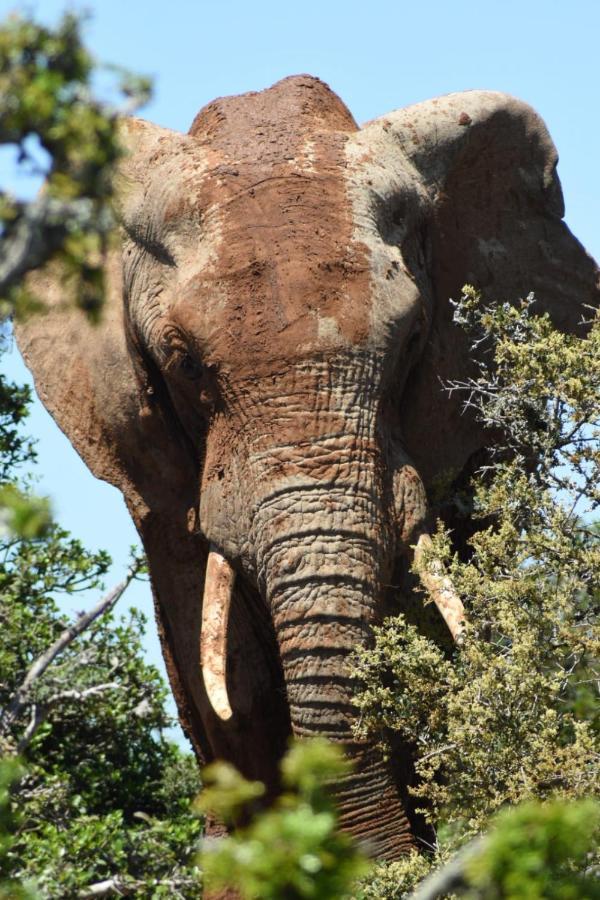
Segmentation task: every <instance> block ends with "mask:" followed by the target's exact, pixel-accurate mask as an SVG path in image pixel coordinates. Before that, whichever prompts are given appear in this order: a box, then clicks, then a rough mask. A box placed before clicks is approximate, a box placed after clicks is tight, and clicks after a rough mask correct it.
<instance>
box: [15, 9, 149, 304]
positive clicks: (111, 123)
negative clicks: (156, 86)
mask: <svg viewBox="0 0 600 900" xmlns="http://www.w3.org/2000/svg"><path fill="white" fill-rule="evenodd" d="M113 68H114V67H113ZM118 74H119V75H120V84H119V85H118V86H117V91H116V93H117V95H120V97H121V98H124V99H125V100H126V101H128V104H129V109H130V110H131V109H133V108H135V106H137V105H139V104H140V103H142V102H145V101H146V100H147V98H148V96H149V93H150V84H149V82H148V80H147V79H143V78H138V77H135V76H133V75H131V74H129V73H127V72H120V73H118ZM95 78H96V66H95V65H94V62H93V60H92V58H91V56H90V55H89V53H88V52H87V50H86V49H85V48H84V46H83V44H82V42H81V37H80V21H79V19H78V18H77V17H76V16H74V15H72V14H68V15H65V16H64V18H63V19H62V21H61V23H60V24H59V25H58V27H57V28H56V29H51V28H47V27H44V26H43V25H38V24H36V23H35V22H33V21H32V20H30V19H27V18H21V17H19V16H17V15H13V16H10V17H9V18H8V19H7V20H6V21H5V22H4V24H3V25H2V26H1V27H0V144H3V145H7V146H8V147H12V148H13V149H14V153H15V158H16V160H17V163H18V164H19V166H20V167H21V169H22V170H23V171H24V172H26V173H28V174H31V175H34V176H36V177H37V181H38V182H40V181H42V180H43V182H44V190H43V192H42V193H41V194H40V195H39V196H38V198H37V199H36V200H34V201H27V200H23V199H18V198H16V197H14V196H12V195H11V194H9V193H8V192H6V191H1V192H0V297H1V299H2V303H3V308H2V309H1V310H0V311H1V312H2V314H3V315H4V316H6V315H7V314H9V313H10V312H12V311H13V309H15V308H16V310H17V312H18V313H20V314H23V313H25V312H26V311H27V310H28V309H30V307H31V305H32V304H31V297H29V295H28V292H27V290H26V288H25V287H24V285H23V277H24V275H25V274H26V273H27V272H28V271H30V270H31V269H33V268H37V267H38V266H40V265H42V264H44V263H46V262H48V261H49V260H50V259H56V260H59V261H60V263H61V267H62V269H63V271H64V272H65V275H66V276H68V277H69V278H70V279H71V280H72V282H73V286H74V293H75V295H76V296H77V298H78V303H79V304H80V305H81V307H82V308H83V309H85V310H86V311H87V312H88V314H90V315H91V316H92V317H94V316H97V314H98V311H99V309H100V305H101V301H102V290H103V281H102V264H103V258H104V255H105V253H106V250H107V247H108V241H109V236H110V233H111V231H112V229H113V228H114V217H113V213H112V208H111V199H112V192H113V186H112V170H113V167H114V164H115V162H116V161H117V160H118V158H119V156H120V154H121V150H120V147H119V143H118V135H117V128H118V119H117V115H116V112H117V111H116V109H114V108H111V107H109V106H108V105H107V104H106V103H103V102H101V101H100V100H99V99H97V98H96V97H95V96H94V93H93V90H92V88H93V83H94V80H95Z"/></svg>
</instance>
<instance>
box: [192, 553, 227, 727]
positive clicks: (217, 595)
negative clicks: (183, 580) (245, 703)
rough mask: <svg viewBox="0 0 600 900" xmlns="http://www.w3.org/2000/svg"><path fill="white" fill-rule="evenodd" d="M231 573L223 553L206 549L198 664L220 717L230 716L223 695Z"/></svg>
mask: <svg viewBox="0 0 600 900" xmlns="http://www.w3.org/2000/svg"><path fill="white" fill-rule="evenodd" d="M234 580H235V572H234V571H233V569H232V568H231V566H230V565H229V563H228V562H227V560H226V559H225V557H224V556H221V554H220V553H218V552H217V551H216V550H212V549H211V551H210V553H209V554H208V561H207V563H206V575H205V578H204V600H203V603H202V630H201V632H200V665H201V667H202V678H203V679H204V686H205V688H206V693H207V694H208V699H209V700H210V703H211V706H212V708H213V709H214V711H215V712H216V714H217V715H218V716H219V718H220V719H223V720H227V719H230V718H231V716H232V715H233V712H232V710H231V706H230V704H229V698H228V696H227V682H226V676H227V624H228V621H229V609H230V607H231V594H232V592H233V583H234Z"/></svg>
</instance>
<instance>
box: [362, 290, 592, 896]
mask: <svg viewBox="0 0 600 900" xmlns="http://www.w3.org/2000/svg"><path fill="white" fill-rule="evenodd" d="M534 313H535V304H534V300H533V297H529V298H528V299H527V300H526V301H525V302H523V303H522V304H521V305H520V306H517V307H513V306H510V305H508V304H501V305H497V306H494V307H490V308H486V307H485V306H483V305H482V303H481V301H480V298H479V296H478V295H477V293H476V292H474V291H472V290H465V294H464V296H463V298H462V300H461V301H460V303H458V304H457V306H456V320H457V322H459V323H460V324H461V325H462V326H463V327H465V328H466V329H467V330H468V333H469V334H470V336H471V338H472V342H473V346H474V349H475V351H476V355H477V358H479V360H480V362H479V364H478V371H477V373H476V375H475V377H473V378H471V379H470V380H469V381H467V382H465V383H460V384H453V385H451V388H452V390H455V391H456V390H460V391H462V392H463V393H464V396H465V398H466V404H467V406H468V407H469V408H470V409H471V410H472V411H475V412H476V414H477V415H478V417H479V419H480V420H481V421H482V422H483V423H484V424H485V426H486V427H487V428H489V429H490V430H491V432H492V433H493V435H494V452H493V454H492V456H491V459H490V460H489V462H488V464H487V465H486V466H485V468H484V469H482V470H481V471H480V472H479V473H478V475H477V477H476V491H475V496H474V508H473V515H474V517H475V519H476V520H477V521H478V522H479V523H480V530H479V531H477V532H476V533H475V534H474V536H473V537H472V539H471V542H470V544H471V547H470V556H469V558H468V559H460V558H459V557H458V556H457V555H456V554H455V553H453V550H452V545H451V535H449V534H447V533H446V532H445V531H444V530H443V528H441V526H440V530H439V532H438V534H437V536H436V538H435V540H434V546H433V549H432V550H431V553H432V555H433V556H434V557H435V558H437V559H442V560H443V561H444V562H445V564H446V566H447V570H448V572H449V574H450V576H451V579H452V581H453V583H454V587H455V588H456V590H457V591H458V593H459V594H460V596H461V598H462V600H463V602H464V604H465V607H466V610H467V616H468V622H469V626H468V629H467V633H466V636H465V639H464V641H463V643H462V645H461V646H460V648H459V649H458V650H456V651H455V652H454V653H453V655H451V656H449V655H448V652H447V650H446V649H443V648H441V647H440V646H438V645H437V644H436V643H435V642H434V641H433V640H432V639H430V638H429V637H428V636H427V635H424V634H422V633H419V632H418V631H417V629H416V628H414V627H413V626H412V625H409V624H408V623H407V622H406V620H405V619H404V618H403V617H402V616H400V617H396V618H392V619H389V620H387V621H386V622H385V623H384V625H383V627H382V628H379V629H377V630H376V636H375V646H374V647H373V648H372V649H369V650H364V651H360V652H359V653H358V654H357V657H356V660H357V664H356V671H357V674H358V677H359V678H360V680H361V682H362V685H363V687H362V690H361V691H360V693H359V696H358V697H357V705H358V707H359V709H360V713H361V715H360V730H361V733H362V735H365V734H369V735H371V736H374V737H375V738H376V739H377V740H378V741H379V742H380V743H381V745H382V746H383V747H384V749H385V750H386V752H391V748H390V743H389V736H390V732H399V733H400V734H402V736H403V737H404V738H406V739H408V740H409V741H412V742H413V744H414V746H415V747H416V752H417V763H416V768H417V773H418V775H419V777H420V783H419V784H418V785H417V786H416V787H415V789H414V793H415V794H416V796H417V797H420V798H421V799H422V800H423V807H424V810H425V813H426V815H427V816H428V817H429V819H430V820H433V821H437V822H438V823H442V824H441V826H440V831H439V841H440V845H441V849H442V850H443V851H444V852H446V850H447V849H448V848H452V847H454V846H457V845H458V844H460V843H461V842H463V841H464V840H466V839H467V838H469V837H471V836H473V835H475V834H477V833H480V832H482V831H484V830H485V829H486V828H487V826H488V823H489V820H490V817H491V815H492V814H493V813H494V812H495V811H496V810H498V809H499V808H500V807H503V806H505V805H507V804H517V803H520V802H523V801H528V800H531V799H533V798H538V799H541V800H545V799H548V798H553V797H562V798H568V799H570V800H575V799H577V798H584V797H586V796H589V795H591V794H594V793H596V792H597V791H598V761H599V746H598V737H599V735H598V724H599V720H598V710H597V699H596V698H597V692H598V681H599V673H598V650H599V633H598V627H597V624H598V622H597V620H598V599H599V596H600V589H599V579H600V543H599V533H598V530H597V529H596V527H595V526H594V524H593V519H594V516H595V515H597V508H598V503H599V500H600V492H599V488H598V486H599V485H600V477H599V476H600V449H599V444H598V437H599V436H600V390H599V388H600V320H599V319H598V318H595V319H594V321H593V322H592V323H590V328H589V332H588V334H587V336H585V337H581V336H576V335H565V334H562V333H560V332H558V331H556V330H555V329H554V328H553V327H552V324H551V322H550V320H549V319H548V318H547V317H546V316H536V315H535V314H534ZM418 865H419V866H420V865H421V863H420V862H419V863H418ZM490 896H492V895H490ZM493 896H496V895H493ZM498 896H500V895H498ZM565 896H567V894H565Z"/></svg>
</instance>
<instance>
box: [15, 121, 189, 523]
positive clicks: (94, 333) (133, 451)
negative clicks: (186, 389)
mask: <svg viewBox="0 0 600 900" xmlns="http://www.w3.org/2000/svg"><path fill="white" fill-rule="evenodd" d="M184 139H185V138H184V136H183V135H181V136H180V135H178V134H177V133H175V132H170V131H168V130H166V129H164V128H159V127H157V126H155V125H152V124H150V123H147V122H144V121H142V120H136V119H130V120H127V121H125V122H124V123H123V125H122V129H121V140H122V143H123V145H124V147H125V149H126V154H125V156H124V159H123V161H122V162H121V164H120V168H119V172H118V174H117V193H118V202H119V207H120V210H121V213H122V216H123V219H124V221H125V223H126V222H127V217H128V215H129V214H130V211H132V210H135V209H136V208H137V207H139V206H140V204H141V203H142V202H143V197H144V192H145V175H146V173H147V171H148V169H149V168H151V165H152V162H153V160H154V159H156V158H157V157H158V158H160V157H162V155H163V154H164V153H165V152H168V148H169V146H170V145H172V143H173V141H177V140H184ZM121 269H122V262H121V238H120V237H117V239H116V242H115V246H114V248H113V249H112V250H110V252H109V254H108V259H107V262H106V268H105V284H106V294H105V303H104V307H103V309H102V316H101V321H100V323H99V324H97V325H95V324H92V323H91V322H90V321H89V320H88V319H87V318H86V316H85V314H84V313H83V312H82V311H81V310H80V309H79V308H77V306H76V304H75V302H74V298H73V297H72V296H69V288H68V284H67V283H66V282H65V279H64V278H63V275H62V272H61V271H60V268H59V267H58V266H56V265H53V264H50V265H48V266H46V267H45V268H44V269H42V270H40V271H38V272H35V273H33V275H32V277H31V279H30V286H31V289H32V291H33V292H34V294H36V296H38V297H39V298H40V299H41V300H43V306H44V312H42V313H40V314H36V315H32V316H30V317H29V318H27V319H26V321H24V322H22V323H19V324H18V325H17V326H16V329H15V330H16V336H17V342H18V344H19V347H20V349H21V351H22V353H23V356H24V358H25V361H26V363H27V365H28V367H29V368H30V370H31V371H32V373H33V376H34V381H35V386H36V390H37V392H38V394H39V396H40V399H41V400H42V402H43V403H44V405H45V406H46V408H47V409H48V411H49V412H50V413H51V415H52V416H53V418H54V419H55V421H56V422H57V423H58V425H59V426H60V428H61V429H62V431H63V432H64V433H65V434H66V435H67V437H68V438H69V440H70V441H71V443H72V444H73V446H74V447H75V449H76V450H77V452H78V453H79V455H80V456H81V457H82V459H83V460H84V462H85V463H86V464H87V466H88V467H89V468H90V469H91V471H92V472H93V473H94V475H96V476H97V477H98V478H102V479H103V480H105V481H108V482H109V483H110V484H113V485H115V487H117V488H119V489H120V490H121V491H122V492H123V494H124V495H125V499H126V501H127V504H128V506H129V508H130V510H131V512H132V514H133V515H134V519H135V520H136V524H138V526H139V525H140V523H141V521H142V520H143V518H144V517H145V515H146V514H147V512H148V510H149V509H153V508H155V506H156V503H164V502H165V497H164V493H163V492H161V493H160V494H158V493H156V488H155V487H153V485H155V484H156V474H155V473H156V471H157V470H162V471H164V470H165V469H175V470H178V471H181V465H180V463H181V460H180V459H179V458H178V454H179V453H180V451H178V449H177V447H176V446H174V442H173V440H172V438H171V440H169V438H168V434H167V430H166V425H165V422H164V421H163V419H162V417H161V413H160V411H159V410H158V409H157V408H154V407H153V406H151V404H150V402H149V397H148V394H147V393H146V387H145V385H144V383H143V380H141V379H140V378H138V377H137V373H136V365H135V354H132V353H131V348H130V346H129V337H128V335H127V333H126V327H125V317H124V303H123V285H122V271H121ZM155 457H158V458H155ZM159 467H160V468H159ZM184 468H185V466H184Z"/></svg>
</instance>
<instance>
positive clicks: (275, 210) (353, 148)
mask: <svg viewBox="0 0 600 900" xmlns="http://www.w3.org/2000/svg"><path fill="white" fill-rule="evenodd" d="M124 135H125V142H126V145H127V146H128V148H129V155H128V156H127V158H126V159H125V161H124V162H123V164H122V166H121V173H120V186H119V195H120V203H121V217H122V233H121V242H120V246H119V247H118V248H117V249H115V250H114V251H113V254H112V258H111V259H110V261H109V265H108V274H109V296H108V301H107V305H106V308H105V312H104V317H103V321H102V323H101V325H100V326H98V327H93V326H91V325H90V324H88V323H87V322H86V321H85V320H84V318H83V316H82V315H81V314H80V313H79V312H77V311H75V310H74V309H73V308H72V307H71V308H69V307H68V306H66V305H65V304H64V302H62V300H63V292H64V288H63V286H62V283H61V280H60V278H59V277H58V276H57V274H56V273H54V272H52V271H47V272H45V273H42V274H41V275H40V276H39V278H38V285H37V290H38V291H43V292H44V293H45V296H46V297H47V299H48V303H49V305H50V311H49V312H48V313H47V314H46V315H45V316H43V317H37V318H32V319H31V320H30V321H28V322H27V323H26V324H25V325H24V326H22V327H21V332H20V336H19V341H20V344H21V347H22V348H23V351H24V354H25V357H26V360H27V362H28V364H29V366H30V367H31V369H32V370H33V372H34V375H35V379H36V385H37V388H38V392H39V394H40V396H41V399H42V401H43V402H44V403H45V404H46V405H47V407H48V408H49V410H50V411H51V413H52V414H53V415H54V417H55V419H56V420H57V422H58V423H59V425H60V427H61V428H62V429H63V430H64V431H65V432H66V434H67V435H68V436H69V438H70V439H71V441H72V442H73V444H74V445H75V447H76V449H77V450H78V452H79V453H80V454H81V456H82V457H83V459H84V460H85V461H86V463H87V464H88V466H89V467H90V468H91V470H92V471H93V472H94V473H95V474H96V475H97V476H98V477H100V478H103V479H105V480H107V481H109V482H111V483H112V484H114V485H116V486H117V487H118V488H120V489H121V490H122V492H123V494H124V496H125V499H126V502H127V504H128V507H129V510H130V512H131V514H132V516H133V518H134V520H135V523H136V525H137V528H138V530H139V532H140V535H141V537H142V539H143V542H144V546H145V548H146V551H147V554H148V558H149V564H150V569H151V577H152V585H153V590H154V596H155V601H156V610H157V620H158V626H159V630H160V634H161V638H162V643H163V648H164V654H165V659H166V662H167V667H168V670H169V675H170V678H171V681H172V685H173V689H174V692H175V696H176V698H177V702H178V706H179V711H180V715H181V719H182V722H183V725H184V727H185V728H186V730H187V732H188V734H189V735H190V737H191V739H192V741H193V742H194V745H195V747H196V749H197V752H198V754H199V755H200V757H201V758H202V759H203V760H209V759H212V758H214V757H220V758H225V759H229V760H231V761H233V762H234V763H235V764H236V765H238V766H239V767H240V768H241V769H242V770H243V771H244V772H245V773H246V774H247V775H250V776H253V777H260V778H262V779H263V780H265V781H266V782H267V783H268V784H269V785H271V787H272V788H273V789H276V787H275V786H276V774H275V773H276V764H277V760H278V758H279V756H280V754H281V752H282V750H283V748H284V746H285V743H286V741H287V738H288V735H289V734H290V733H293V734H295V735H299V736H310V735H326V736H328V737H330V738H332V739H334V740H336V741H339V742H341V743H343V745H344V746H345V748H346V750H347V753H348V754H349V755H350V756H351V757H352V758H353V759H354V760H355V761H356V766H355V769H354V773H353V774H352V775H351V776H349V777H348V779H347V781H345V782H344V783H343V784H340V785H339V786H338V788H337V791H338V800H339V804H340V809H341V814H342V822H343V824H344V826H345V827H346V828H347V829H349V830H350V831H351V832H353V833H355V834H357V835H359V836H361V837H362V838H363V839H366V840H367V841H368V842H369V843H370V846H371V849H372V851H373V853H374V854H375V855H378V856H380V857H383V858H388V859H393V858H395V857H397V856H398V854H400V853H401V852H403V851H404V850H406V849H407V848H408V847H409V846H410V845H411V844H412V843H413V842H414V841H415V840H416V838H417V837H418V835H419V824H418V820H417V819H416V818H415V817H414V816H413V815H412V812H411V809H410V803H409V802H408V801H407V799H406V784H407V781H408V780H409V779H410V760H408V759H406V760H400V764H399V766H397V767H396V769H395V770H394V771H392V769H391V768H387V767H386V765H384V763H383V762H382V761H381V760H380V759H379V758H378V756H377V754H376V752H375V750H374V748H371V747H370V746H368V745H367V744H362V743H360V742H358V741H356V740H355V739H354V737H353V731H352V724H353V718H354V715H355V713H354V709H353V704H352V695H353V691H354V687H355V686H354V683H353V681H352V678H351V676H350V674H349V670H348V656H349V654H350V653H351V651H352V650H353V649H354V648H355V647H357V646H359V645H362V644H365V643H366V642H368V641H369V634H370V628H371V626H372V624H373V623H374V622H377V621H378V620H379V619H380V618H381V616H382V614H383V611H384V609H386V608H389V604H390V587H389V585H390V584H391V582H392V581H393V580H394V572H396V571H397V569H398V566H399V560H402V559H403V558H406V557H407V555H410V552H411V547H412V546H413V544H414V543H415V541H416V539H417V538H418V536H419V535H421V534H423V533H424V532H425V531H426V529H427V505H426V496H427V490H428V488H429V487H430V486H431V485H432V484H433V483H434V482H435V480H436V479H437V478H439V477H440V476H441V475H443V474H444V473H448V472H453V473H456V474H457V475H459V474H460V473H461V472H463V471H464V470H465V469H466V468H467V467H468V466H469V463H470V460H472V459H473V457H474V455H475V454H477V453H478V452H479V451H481V450H482V448H483V447H484V446H485V440H486V437H485V435H484V434H483V432H482V431H481V429H480V428H479V427H478V426H477V425H476V424H475V422H474V421H473V420H472V419H471V418H469V417H468V416H467V415H462V414H461V408H460V405H459V402H458V401H456V400H455V399H454V398H453V397H449V396H448V394H447V392H445V391H444V390H443V388H442V387H441V386H440V382H441V381H444V380H448V379H451V378H459V377H461V376H464V375H465V374H466V373H467V372H468V371H469V355H468V347H467V344H466V341H465V339H464V337H463V336H462V335H461V333H460V332H459V330H458V329H455V328H454V326H453V325H452V315H451V307H450V303H449V298H451V297H457V296H458V295H459V294H460V291H461V287H462V285H463V284H465V283H466V282H469V283H473V284H475V285H476V286H477V287H479V288H480V289H481V290H482V291H483V293H484V296H485V297H486V298H488V299H490V300H502V301H504V300H506V299H508V300H516V299H517V298H519V297H520V296H524V295H525V294H527V293H528V292H529V291H535V293H536V295H537V297H538V299H539V309H540V310H547V311H549V312H550V314H551V315H552V317H553V318H554V320H555V322H556V323H557V324H558V325H559V326H560V327H562V328H564V329H570V330H574V329H576V328H578V327H579V325H580V323H581V319H582V314H583V312H584V309H585V306H586V305H597V304H598V298H599V286H598V270H597V268H596V266H595V264H594V262H593V260H592V259H591V258H590V257H589V256H587V255H586V253H585V251H584V250H583V248H582V247H581V245H580V244H579V243H578V242H577V240H576V239H575V238H574V237H573V236H572V235H571V233H570V231H569V230H568V228H567V226H566V225H565V224H564V222H563V221H562V216H563V204H562V196H561V189H560V185H559V182H558V179H557V176H556V172H555V169H556V161H557V156H556V152H555V149H554V146H553V144H552V141H551V139H550V137H549V135H548V133H547V131H546V128H545V126H544V124H543V122H542V121H541V120H540V118H539V117H538V116H537V115H536V113H535V112H534V111H533V110H532V109H531V108H530V107H528V106H526V105H525V104H524V103H521V102H520V101H518V100H515V99H514V98H511V97H508V96H506V95H503V94H499V93H492V92H484V91H472V92H466V93H460V94H452V95H449V96H447V97H442V98H440V99H437V100H432V101H429V102H426V103H420V104H417V105H416V106H412V107H409V108H407V109H404V110H400V111H398V112H394V113H392V114H390V115H389V116H386V117H384V118H381V119H377V120H375V121H373V122H371V123H368V124H367V125H365V126H364V127H363V128H362V129H359V128H358V127H357V125H356V123H355V122H354V120H353V118H352V116H351V114H350V113H349V111H348V110H347V108H346V107H345V106H344V105H343V103H342V102H341V101H340V100H339V98H338V97H337V96H336V95H335V94H333V93H332V91H331V90H330V89H329V88H328V87H327V86H326V85H325V84H323V83H322V82H320V81H319V80H317V79H314V78H310V77H307V76H298V77H293V78H288V79H285V80H284V81H281V82H279V83H278V84H276V85H274V86H273V87H272V88H270V89H268V90H266V91H263V92H261V93H250V94H245V95H242V96H239V97H231V98H226V99H221V100H217V101H215V102H213V103H211V104H209V105H208V106H207V107H205V108H204V109H202V110H201V112H200V113H199V114H198V115H197V117H196V119H195V120H194V122H193V124H192V127H191V128H190V131H189V132H188V134H186V135H184V134H179V133H176V132H172V131H168V130H166V129H163V128H159V127H157V126H154V125H151V124H148V123H146V122H143V121H138V120H133V121H129V122H127V123H125V124H124ZM203 597H204V612H203ZM392 600H393V598H392ZM413 602H415V603H416V602H417V601H416V600H415V601H413ZM386 604H387V606H386ZM201 634H202V635H203V636H202V639H201ZM201 643H202V647H203V654H204V657H205V658H204V667H205V677H204V678H203V677H202V675H201V661H200V645H201ZM225 663H226V670H225Z"/></svg>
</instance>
